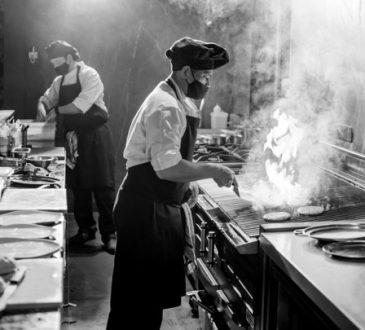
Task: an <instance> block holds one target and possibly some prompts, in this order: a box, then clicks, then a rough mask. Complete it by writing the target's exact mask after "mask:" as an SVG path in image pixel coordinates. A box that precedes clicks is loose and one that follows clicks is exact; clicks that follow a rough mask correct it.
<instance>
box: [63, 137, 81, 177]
mask: <svg viewBox="0 0 365 330" xmlns="http://www.w3.org/2000/svg"><path fill="white" fill-rule="evenodd" d="M65 149H66V165H67V166H68V167H69V168H70V169H71V170H73V169H74V168H75V166H76V162H77V157H78V156H79V154H78V152H77V135H76V132H75V131H70V132H67V134H66V146H65Z"/></svg>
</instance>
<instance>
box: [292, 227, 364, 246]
mask: <svg viewBox="0 0 365 330" xmlns="http://www.w3.org/2000/svg"><path fill="white" fill-rule="evenodd" d="M294 234H295V235H298V236H306V237H311V238H315V239H317V240H319V241H323V242H334V241H335V242H339V241H349V240H354V239H361V238H363V239H365V223H364V222H361V223H341V224H340V223H339V224H331V225H319V226H311V227H307V228H304V229H297V230H294Z"/></svg>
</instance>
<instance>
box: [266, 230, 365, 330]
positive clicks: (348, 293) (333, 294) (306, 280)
mask: <svg viewBox="0 0 365 330" xmlns="http://www.w3.org/2000/svg"><path fill="white" fill-rule="evenodd" d="M260 248H261V249H262V251H263V252H264V254H265V255H267V256H268V257H269V258H270V259H271V260H272V261H273V262H274V263H275V264H276V265H277V266H278V267H279V268H280V269H281V270H282V271H283V272H284V273H285V274H286V275H287V276H288V277H289V278H290V279H291V280H292V281H293V282H294V283H295V284H296V286H298V287H299V288H300V289H301V290H302V291H303V292H304V293H305V295H307V296H308V297H309V298H310V299H311V300H312V301H313V303H314V304H315V305H317V307H319V309H320V310H322V311H323V313H324V314H325V315H326V316H327V317H328V318H329V319H331V320H332V321H333V322H334V323H335V324H336V325H337V326H338V328H339V329H347V330H350V329H365V313H364V306H365V262H355V261H345V260H339V259H333V258H330V257H328V256H327V255H326V254H325V253H324V252H322V250H321V248H320V246H318V245H317V243H316V240H314V239H311V238H305V237H297V236H295V235H293V234H292V233H291V232H284V233H263V234H262V235H261V236H260Z"/></svg>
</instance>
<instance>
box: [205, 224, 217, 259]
mask: <svg viewBox="0 0 365 330" xmlns="http://www.w3.org/2000/svg"><path fill="white" fill-rule="evenodd" d="M216 236H217V235H216V233H215V232H214V231H210V232H209V233H208V238H207V240H208V258H207V259H208V260H207V263H208V265H209V266H214V264H215V259H214V240H215V237H216Z"/></svg>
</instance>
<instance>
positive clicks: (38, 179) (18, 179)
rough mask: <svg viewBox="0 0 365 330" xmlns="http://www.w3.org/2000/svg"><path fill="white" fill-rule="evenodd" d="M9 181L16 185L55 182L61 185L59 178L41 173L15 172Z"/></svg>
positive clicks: (40, 184)
mask: <svg viewBox="0 0 365 330" xmlns="http://www.w3.org/2000/svg"><path fill="white" fill-rule="evenodd" d="M10 181H11V182H12V183H14V184H17V185H24V186H33V187H36V186H42V185H45V184H47V185H49V184H56V185H58V186H61V185H60V180H59V179H57V178H53V177H48V176H42V175H31V174H29V175H28V174H16V175H13V176H11V178H10Z"/></svg>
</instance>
